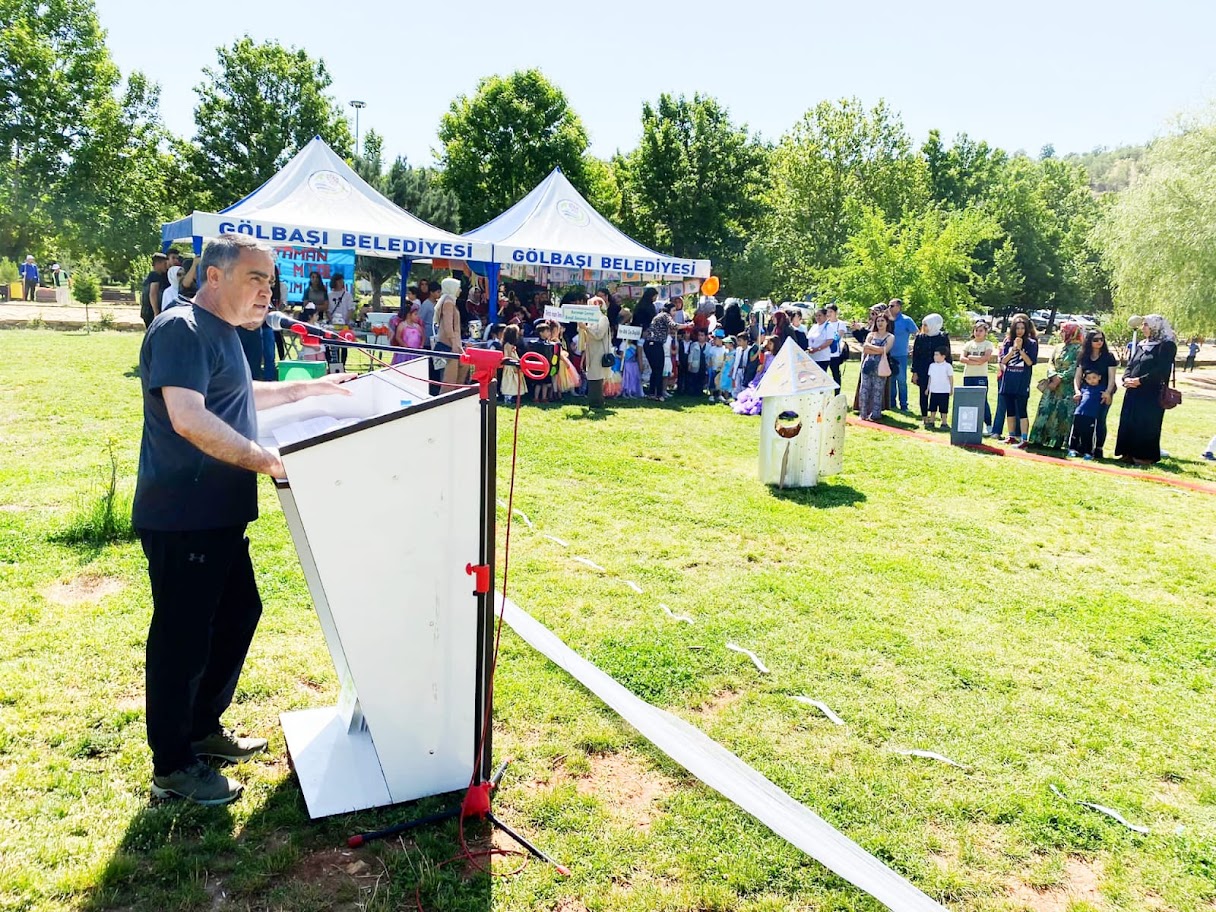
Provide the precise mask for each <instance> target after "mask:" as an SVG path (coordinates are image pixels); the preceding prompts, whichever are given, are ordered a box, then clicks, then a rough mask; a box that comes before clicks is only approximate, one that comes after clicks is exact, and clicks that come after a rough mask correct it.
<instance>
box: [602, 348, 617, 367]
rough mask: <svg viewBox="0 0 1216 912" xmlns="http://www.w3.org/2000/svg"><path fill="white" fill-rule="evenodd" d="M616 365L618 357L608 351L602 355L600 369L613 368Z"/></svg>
mask: <svg viewBox="0 0 1216 912" xmlns="http://www.w3.org/2000/svg"><path fill="white" fill-rule="evenodd" d="M614 364H616V355H614V354H613V353H612V352H610V351H606V352H604V353H603V354H602V355H600V367H612V365H614Z"/></svg>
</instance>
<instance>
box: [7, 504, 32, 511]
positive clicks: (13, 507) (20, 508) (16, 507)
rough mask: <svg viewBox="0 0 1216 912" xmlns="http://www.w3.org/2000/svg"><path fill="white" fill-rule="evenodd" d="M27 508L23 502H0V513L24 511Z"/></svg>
mask: <svg viewBox="0 0 1216 912" xmlns="http://www.w3.org/2000/svg"><path fill="white" fill-rule="evenodd" d="M28 509H30V508H29V507H27V506H26V505H25V504H0V513H24V512H25V511H26V510H28Z"/></svg>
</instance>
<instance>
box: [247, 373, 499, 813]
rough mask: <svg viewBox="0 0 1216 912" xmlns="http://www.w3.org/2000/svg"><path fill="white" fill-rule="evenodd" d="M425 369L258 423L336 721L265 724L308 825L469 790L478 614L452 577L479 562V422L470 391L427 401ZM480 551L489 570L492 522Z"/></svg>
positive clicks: (479, 668)
mask: <svg viewBox="0 0 1216 912" xmlns="http://www.w3.org/2000/svg"><path fill="white" fill-rule="evenodd" d="M426 365H427V361H426V360H425V359H419V360H418V361H414V362H409V363H408V364H406V365H403V366H399V367H398V368H396V369H394V370H390V369H385V370H381V371H376V372H374V373H371V374H367V375H365V376H362V377H359V378H358V379H356V380H353V381H351V382H350V383H348V384H347V385H346V388H347V389H349V390H350V391H351V393H352V395H351V396H349V397H344V396H324V397H316V398H310V399H305V400H302V401H300V402H295V403H291V404H288V405H283V406H278V407H276V408H273V409H268V410H266V411H265V412H261V413H259V415H258V433H259V440H260V442H262V443H263V445H265V446H275V447H278V449H279V452H280V454H281V456H282V460H283V465H284V467H285V468H286V470H287V481H280V482H278V485H277V486H278V493H279V498H280V501H281V503H282V506H283V513H284V515H285V516H286V518H287V525H288V527H289V529H290V530H291V536H292V540H293V541H294V543H295V546H296V550H297V552H298V553H299V557H300V564H301V566H302V568H303V571H304V577H305V579H306V580H307V583H308V589H309V592H310V593H311V595H312V599H313V604H314V606H315V607H316V611H317V617H318V619H319V620H320V622H321V630H322V632H323V633H324V635H325V643H326V645H327V646H328V647H329V654H330V656H331V658H332V659H333V663H334V667H335V668H336V669H337V673H338V677H339V680H340V681H341V682H342V691H341V696H340V698H339V702H338V705H337V706H336V707H332V708H325V709H308V710H302V711H299V712H288V713H283V714H282V716H281V721H282V724H283V731H284V734H285V735H286V738H287V747H288V750H289V751H290V754H291V759H292V762H293V764H294V766H295V771H296V774H297V776H298V778H299V782H300V788H301V790H302V791H303V793H304V800H305V802H306V803H307V806H308V812H309V815H310V816H311V817H313V818H314V819H315V818H317V817H325V816H329V815H332V814H340V813H344V812H348V811H357V810H362V809H364V808H371V807H379V806H384V805H390V804H397V803H400V802H403V801H410V800H413V799H417V798H423V797H426V796H429V795H436V794H440V793H443V792H451V791H457V790H463V789H465V788H466V787H467V786H468V785H469V782H470V779H471V778H472V776H473V770H474V764H475V756H476V754H477V746H478V744H477V742H478V738H479V733H480V723H481V715H482V714H483V713H484V712H485V707H484V703H483V699H488V695H485V691H484V687H483V685H484V682H483V680H482V677H483V664H484V663H485V651H484V648H485V647H484V642H485V640H486V636H485V623H486V621H485V616H484V614H483V611H484V610H485V606H486V605H488V604H489V602H488V598H485V597H482V596H479V595H477V594H475V592H474V578H473V577H472V576H470V575H469V574H468V573H467V572H466V565H469V564H473V565H476V564H478V563H479V553H483V552H479V549H481V548H483V547H487V545H486V541H485V529H486V522H485V517H484V515H483V499H484V494H485V490H484V488H485V481H484V475H485V468H486V465H485V462H486V460H485V454H484V452H483V450H484V447H483V439H482V424H483V420H489V421H490V422H491V427H492V426H493V425H492V422H493V418H492V417H490V418H489V419H485V418H484V416H483V414H482V406H481V403H480V400H479V397H478V390H477V389H476V388H469V389H460V390H456V391H453V392H448V393H445V394H443V395H440V396H436V397H433V398H432V397H431V396H430V395H429V394H428V384H427V367H426ZM493 407H494V406H493V402H492V401H491V403H490V409H491V410H492V409H493ZM489 446H490V447H491V451H490V456H491V461H490V462H489V466H490V473H491V478H490V480H489V482H488V484H489V492H490V498H491V499H490V504H491V508H492V505H493V478H492V475H493V462H492V456H493V450H492V447H493V441H490V443H489ZM489 536H490V537H489V543H488V548H489V549H490V550H489V557H488V559H487V560H486V563H488V564H489V565H490V566H493V550H492V549H493V537H492V536H493V513H492V512H491V513H490V515H489ZM488 753H489V750H488V746H487V750H486V754H487V755H488ZM487 762H488V761H487Z"/></svg>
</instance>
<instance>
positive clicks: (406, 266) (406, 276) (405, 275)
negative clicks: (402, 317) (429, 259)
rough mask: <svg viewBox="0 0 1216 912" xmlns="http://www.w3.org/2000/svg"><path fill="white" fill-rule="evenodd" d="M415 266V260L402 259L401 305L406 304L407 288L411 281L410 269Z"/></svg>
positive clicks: (410, 258) (411, 258)
mask: <svg viewBox="0 0 1216 912" xmlns="http://www.w3.org/2000/svg"><path fill="white" fill-rule="evenodd" d="M413 265H414V258H413V257H407V256H403V257H402V258H401V303H402V304H404V303H405V288H406V286H407V285H409V281H410V268H411V267H412V266H413Z"/></svg>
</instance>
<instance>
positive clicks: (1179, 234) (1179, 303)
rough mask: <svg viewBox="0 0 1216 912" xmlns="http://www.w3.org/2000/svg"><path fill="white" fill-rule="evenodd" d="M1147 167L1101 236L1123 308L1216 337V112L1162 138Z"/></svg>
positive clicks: (1152, 149) (1118, 303) (1122, 197)
mask: <svg viewBox="0 0 1216 912" xmlns="http://www.w3.org/2000/svg"><path fill="white" fill-rule="evenodd" d="M1144 164H1145V171H1144V172H1143V173H1142V174H1140V175H1139V177H1138V178H1137V179H1135V180H1133V181H1132V184H1131V186H1130V187H1129V188H1128V189H1127V190H1126V191H1125V192H1124V193H1122V194H1120V196H1119V198H1118V199H1117V200H1116V201H1115V203H1114V205H1113V206H1111V208H1110V209H1109V210H1108V211H1107V212H1106V213H1105V217H1104V218H1103V219H1102V221H1101V223H1100V225H1099V226H1098V229H1097V232H1096V239H1097V241H1098V243H1099V244H1100V245H1101V248H1102V249H1103V250H1104V251H1105V253H1106V257H1107V262H1108V263H1109V266H1110V270H1111V275H1112V277H1113V282H1114V288H1115V303H1116V306H1117V309H1118V310H1119V311H1120V312H1123V313H1133V312H1134V313H1141V314H1143V313H1161V314H1164V315H1165V316H1167V317H1168V318H1170V319H1171V320H1172V321H1173V322H1174V323H1175V325H1176V326H1177V327H1178V328H1179V329H1180V330H1182V331H1183V332H1186V333H1193V332H1196V333H1204V334H1207V335H1210V334H1212V333H1216V291H1214V289H1216V107H1213V108H1211V109H1209V110H1208V111H1207V112H1206V113H1205V114H1201V115H1199V116H1196V117H1193V118H1191V119H1190V120H1188V121H1185V122H1183V123H1182V124H1181V125H1180V128H1179V130H1178V131H1177V132H1175V133H1173V134H1171V135H1168V136H1165V137H1163V138H1161V139H1158V140H1156V141H1155V142H1154V143H1153V145H1152V146H1151V147H1150V149H1149V151H1148V153H1147V155H1146V156H1145V159H1144Z"/></svg>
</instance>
